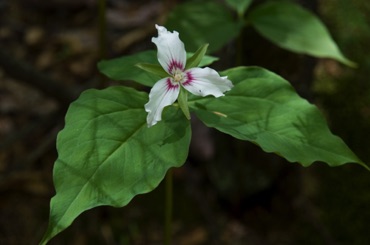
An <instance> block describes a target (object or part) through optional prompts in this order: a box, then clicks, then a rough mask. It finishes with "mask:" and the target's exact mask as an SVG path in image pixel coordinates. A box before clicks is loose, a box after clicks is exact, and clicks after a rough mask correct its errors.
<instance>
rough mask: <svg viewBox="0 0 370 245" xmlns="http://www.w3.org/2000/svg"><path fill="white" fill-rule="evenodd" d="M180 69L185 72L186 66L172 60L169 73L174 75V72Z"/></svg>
mask: <svg viewBox="0 0 370 245" xmlns="http://www.w3.org/2000/svg"><path fill="white" fill-rule="evenodd" d="M176 68H177V69H180V70H181V71H183V70H184V64H183V63H181V62H180V61H177V60H171V62H170V64H169V65H168V72H169V73H170V74H172V71H174V70H176Z"/></svg>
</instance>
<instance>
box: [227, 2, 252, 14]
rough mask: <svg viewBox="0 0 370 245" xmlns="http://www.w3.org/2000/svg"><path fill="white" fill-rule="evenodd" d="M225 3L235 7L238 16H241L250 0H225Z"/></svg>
mask: <svg viewBox="0 0 370 245" xmlns="http://www.w3.org/2000/svg"><path fill="white" fill-rule="evenodd" d="M226 3H227V4H228V5H229V6H230V7H232V8H233V9H235V10H236V12H238V15H239V16H243V15H244V13H245V11H246V10H247V9H248V7H249V5H251V3H252V0H226Z"/></svg>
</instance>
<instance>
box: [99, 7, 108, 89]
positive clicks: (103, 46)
mask: <svg viewBox="0 0 370 245" xmlns="http://www.w3.org/2000/svg"><path fill="white" fill-rule="evenodd" d="M106 12H107V2H106V0H99V1H98V59H99V60H102V59H104V58H105V56H106V54H107V20H106ZM105 80H106V79H105V77H104V76H101V75H100V76H99V77H98V85H97V86H98V87H99V88H102V87H104V84H105Z"/></svg>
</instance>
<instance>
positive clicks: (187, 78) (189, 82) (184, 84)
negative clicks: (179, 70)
mask: <svg viewBox="0 0 370 245" xmlns="http://www.w3.org/2000/svg"><path fill="white" fill-rule="evenodd" d="M185 74H186V80H185V81H184V82H183V83H182V85H183V86H186V85H190V84H191V82H192V81H194V77H193V75H192V74H191V73H190V72H186V73H185Z"/></svg>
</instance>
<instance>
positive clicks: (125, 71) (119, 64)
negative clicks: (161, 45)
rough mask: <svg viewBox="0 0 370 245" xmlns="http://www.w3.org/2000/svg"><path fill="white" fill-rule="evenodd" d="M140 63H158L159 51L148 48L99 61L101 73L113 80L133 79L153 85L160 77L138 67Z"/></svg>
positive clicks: (146, 84)
mask: <svg viewBox="0 0 370 245" xmlns="http://www.w3.org/2000/svg"><path fill="white" fill-rule="evenodd" d="M138 63H151V64H158V60H157V52H156V51H154V50H148V51H144V52H140V53H136V54H134V55H128V56H123V57H120V58H115V59H111V60H102V61H100V62H99V63H98V68H99V70H100V72H101V73H103V74H104V75H106V76H107V77H109V78H111V79H113V80H118V81H120V80H122V81H123V80H131V81H135V82H138V83H140V84H143V85H145V86H149V87H151V86H153V84H154V83H155V82H157V81H158V80H159V79H160V77H159V76H157V75H153V74H151V73H148V72H145V71H143V70H142V69H140V68H139V67H136V64H138Z"/></svg>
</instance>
